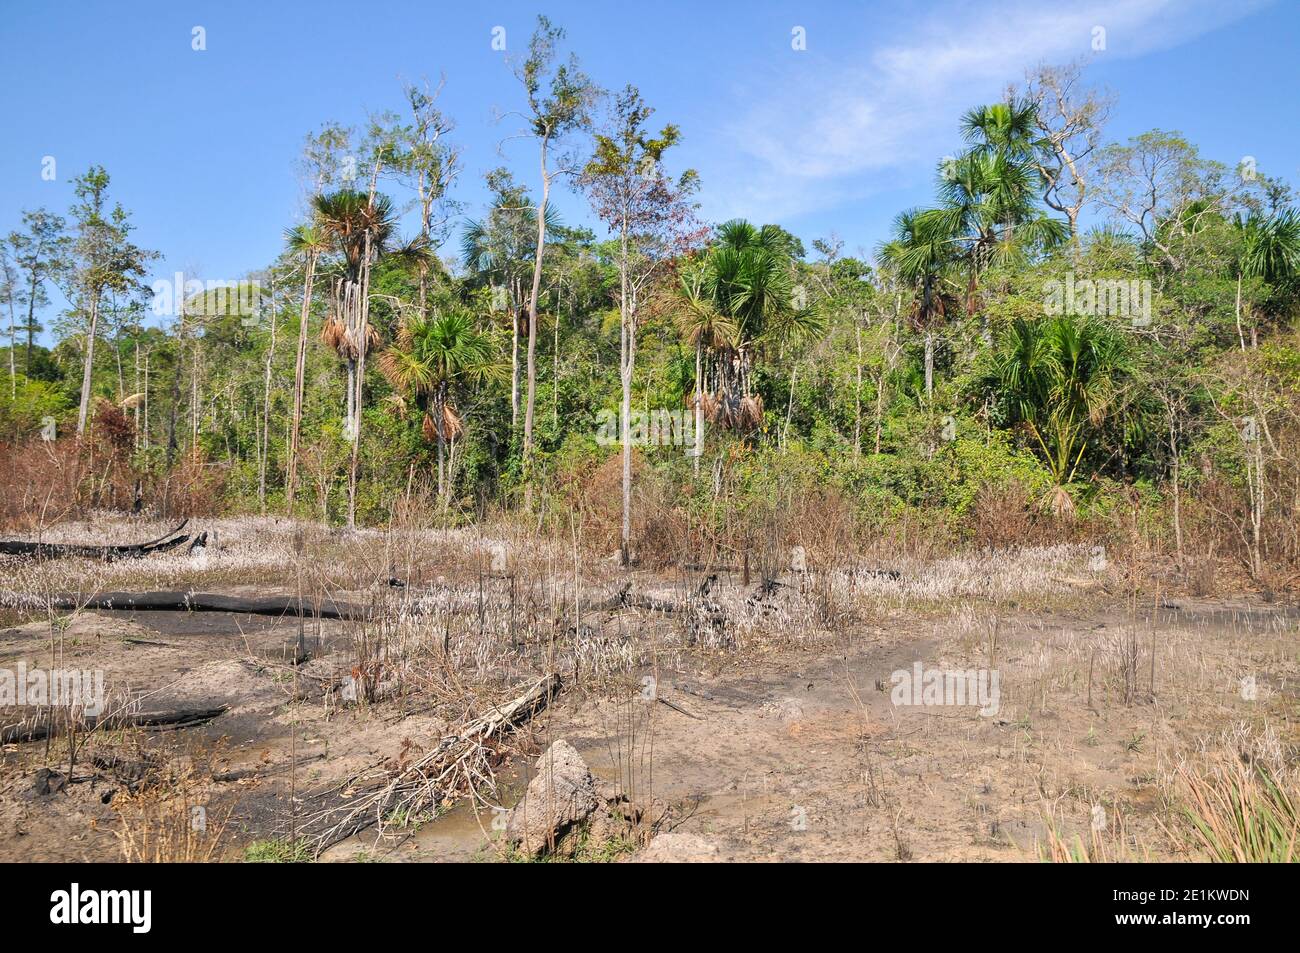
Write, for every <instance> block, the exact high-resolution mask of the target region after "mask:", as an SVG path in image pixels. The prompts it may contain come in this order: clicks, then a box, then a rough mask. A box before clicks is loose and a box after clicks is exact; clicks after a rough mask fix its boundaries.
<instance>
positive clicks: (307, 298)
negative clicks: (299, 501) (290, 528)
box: [284, 253, 316, 513]
mask: <svg viewBox="0 0 1300 953" xmlns="http://www.w3.org/2000/svg"><path fill="white" fill-rule="evenodd" d="M315 278H316V255H315V253H312V254H309V255H308V257H307V273H306V276H305V277H304V278H303V287H302V316H301V319H300V321H299V324H298V354H297V357H296V358H295V359H294V366H293V424H292V430H291V431H290V433H289V475H288V477H287V478H286V480H285V489H284V495H285V512H286V513H292V512H293V501H294V496H295V495H296V493H297V491H298V444H299V441H300V440H301V438H302V400H303V387H304V383H305V381H306V374H307V325H308V323H309V321H310V318H311V292H312V284H313V283H314V281H315Z"/></svg>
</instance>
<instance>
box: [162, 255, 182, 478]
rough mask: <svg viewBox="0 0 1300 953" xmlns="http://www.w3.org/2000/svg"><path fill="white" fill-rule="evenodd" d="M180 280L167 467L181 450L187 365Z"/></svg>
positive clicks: (177, 297)
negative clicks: (180, 426) (179, 435)
mask: <svg viewBox="0 0 1300 953" xmlns="http://www.w3.org/2000/svg"><path fill="white" fill-rule="evenodd" d="M177 277H178V279H179V281H180V290H179V291H178V292H177V294H176V308H177V325H176V332H177V333H176V363H175V367H174V368H173V370H172V387H171V401H170V406H169V408H168V415H167V467H168V469H170V468H171V466H172V464H173V463H175V462H176V453H177V451H178V450H179V442H178V440H177V437H176V424H177V418H178V417H179V416H180V405H181V373H182V371H183V369H184V367H185V362H184V360H183V357H184V353H185V336H186V328H185V276H184V274H181V275H178V276H177Z"/></svg>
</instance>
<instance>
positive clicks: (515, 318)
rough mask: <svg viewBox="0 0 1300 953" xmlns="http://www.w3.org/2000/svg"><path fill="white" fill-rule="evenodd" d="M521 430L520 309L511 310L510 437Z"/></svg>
mask: <svg viewBox="0 0 1300 953" xmlns="http://www.w3.org/2000/svg"><path fill="white" fill-rule="evenodd" d="M518 429H519V309H518V308H511V309H510V435H511V437H512V438H513V436H514V433H515V431H516V430H518Z"/></svg>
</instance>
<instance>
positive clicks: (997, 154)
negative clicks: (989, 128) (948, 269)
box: [939, 127, 1070, 315]
mask: <svg viewBox="0 0 1300 953" xmlns="http://www.w3.org/2000/svg"><path fill="white" fill-rule="evenodd" d="M993 135H995V139H993V142H980V143H976V144H975V146H974V147H972V148H971V150H970V151H969V152H966V153H965V155H962V156H959V157H958V159H957V160H956V161H953V163H950V164H948V165H946V166H945V174H944V176H941V178H940V187H939V191H940V199H941V203H943V204H941V208H940V211H941V213H943V222H944V224H943V228H944V230H945V231H946V233H948V234H949V235H950V241H953V242H954V243H956V244H957V246H958V247H959V248H961V251H962V255H963V257H965V265H966V272H967V281H966V313H967V315H974V313H975V311H976V308H978V296H976V293H978V291H979V283H980V278H982V277H983V274H984V272H987V270H988V269H989V268H991V267H995V265H1002V267H1005V265H1011V264H1021V263H1023V261H1024V259H1026V257H1027V256H1028V255H1030V254H1032V252H1034V251H1039V250H1047V248H1054V247H1056V246H1058V244H1062V243H1063V242H1066V241H1069V238H1070V226H1069V224H1067V222H1065V221H1062V220H1060V218H1053V217H1050V216H1049V215H1047V212H1044V211H1043V209H1041V208H1040V207H1039V204H1037V198H1039V186H1040V183H1041V173H1039V170H1037V166H1036V165H1035V164H1034V163H1032V159H1028V157H1026V153H1024V150H1026V148H1027V146H1024V144H1023V143H1015V142H1011V143H1010V144H1006V146H1002V144H1000V143H1001V142H1002V138H1004V137H1005V135H1008V133H1006V131H1005V130H1004V129H1001V127H997V129H996V130H995V133H993Z"/></svg>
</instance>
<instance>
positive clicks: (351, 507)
mask: <svg viewBox="0 0 1300 953" xmlns="http://www.w3.org/2000/svg"><path fill="white" fill-rule="evenodd" d="M373 200H374V187H373V185H372V186H371V201H373ZM370 254H371V234H370V232H369V231H367V232H366V247H365V255H364V257H363V258H362V260H361V283H360V288H359V289H358V291H359V294H360V300H359V301H358V302H357V308H358V310H359V312H360V321H359V322H358V324H357V326H358V328H359V329H360V330H359V334H358V339H357V352H358V353H357V369H356V375H355V377H356V379H355V381H354V382H353V383H354V385H355V387H354V392H353V395H352V413H353V419H352V457H351V461H350V463H349V465H348V529H356V528H357V456H358V454H359V452H360V449H361V396H362V388H363V387H364V386H365V381H366V351H367V350H369V347H370Z"/></svg>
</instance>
